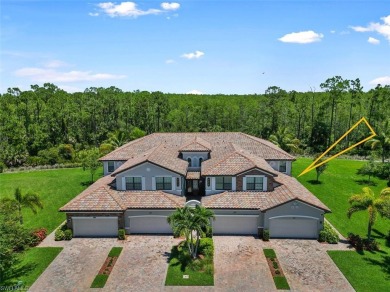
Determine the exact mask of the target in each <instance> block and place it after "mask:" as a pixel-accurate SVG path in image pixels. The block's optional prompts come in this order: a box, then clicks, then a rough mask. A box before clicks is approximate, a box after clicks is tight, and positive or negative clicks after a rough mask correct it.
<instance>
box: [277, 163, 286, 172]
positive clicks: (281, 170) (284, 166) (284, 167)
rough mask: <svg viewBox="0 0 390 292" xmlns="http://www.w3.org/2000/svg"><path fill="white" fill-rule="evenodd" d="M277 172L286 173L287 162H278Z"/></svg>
mask: <svg viewBox="0 0 390 292" xmlns="http://www.w3.org/2000/svg"><path fill="white" fill-rule="evenodd" d="M279 171H280V172H286V171H287V162H286V161H280V162H279Z"/></svg>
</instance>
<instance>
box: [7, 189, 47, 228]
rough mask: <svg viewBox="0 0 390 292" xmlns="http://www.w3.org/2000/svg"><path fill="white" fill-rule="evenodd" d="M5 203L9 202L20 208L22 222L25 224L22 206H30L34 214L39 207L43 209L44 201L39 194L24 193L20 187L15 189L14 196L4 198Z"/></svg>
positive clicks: (19, 215) (19, 213) (19, 214)
mask: <svg viewBox="0 0 390 292" xmlns="http://www.w3.org/2000/svg"><path fill="white" fill-rule="evenodd" d="M2 201H3V202H4V203H9V204H10V205H11V206H13V208H15V209H17V210H18V217H19V221H20V224H23V214H22V208H23V207H25V208H29V209H30V210H31V211H32V212H33V213H34V214H36V213H37V208H40V209H43V204H42V201H41V199H40V197H39V195H37V194H35V193H27V194H25V195H22V193H21V191H20V188H16V189H15V193H14V198H13V199H10V198H4V199H3V200H2Z"/></svg>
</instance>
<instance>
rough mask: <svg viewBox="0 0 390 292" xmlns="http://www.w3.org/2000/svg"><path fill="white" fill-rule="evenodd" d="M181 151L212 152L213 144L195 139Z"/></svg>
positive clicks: (198, 138) (181, 148) (180, 149)
mask: <svg viewBox="0 0 390 292" xmlns="http://www.w3.org/2000/svg"><path fill="white" fill-rule="evenodd" d="M179 151H184V152H186V151H187V152H196V151H199V152H201V151H211V144H210V143H209V142H207V141H206V140H204V139H202V138H200V137H195V139H194V140H193V141H191V142H190V143H189V144H186V145H184V146H182V147H180V148H179Z"/></svg>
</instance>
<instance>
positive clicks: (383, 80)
mask: <svg viewBox="0 0 390 292" xmlns="http://www.w3.org/2000/svg"><path fill="white" fill-rule="evenodd" d="M370 84H372V85H378V84H381V85H390V76H383V77H378V78H375V79H374V80H372V81H370Z"/></svg>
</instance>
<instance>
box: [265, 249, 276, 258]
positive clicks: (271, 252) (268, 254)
mask: <svg viewBox="0 0 390 292" xmlns="http://www.w3.org/2000/svg"><path fill="white" fill-rule="evenodd" d="M263 251H264V255H265V257H266V258H271V259H273V258H276V254H275V251H274V250H273V249H272V248H264V249H263Z"/></svg>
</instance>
